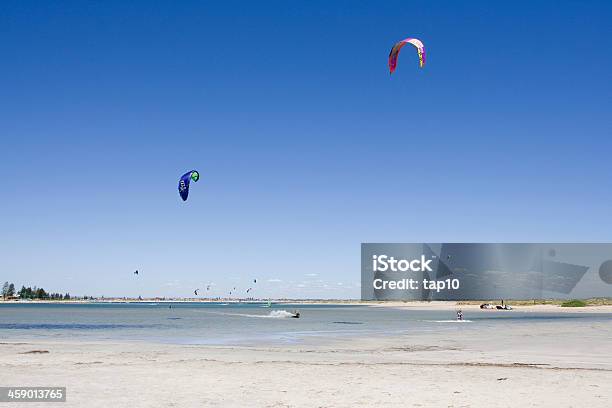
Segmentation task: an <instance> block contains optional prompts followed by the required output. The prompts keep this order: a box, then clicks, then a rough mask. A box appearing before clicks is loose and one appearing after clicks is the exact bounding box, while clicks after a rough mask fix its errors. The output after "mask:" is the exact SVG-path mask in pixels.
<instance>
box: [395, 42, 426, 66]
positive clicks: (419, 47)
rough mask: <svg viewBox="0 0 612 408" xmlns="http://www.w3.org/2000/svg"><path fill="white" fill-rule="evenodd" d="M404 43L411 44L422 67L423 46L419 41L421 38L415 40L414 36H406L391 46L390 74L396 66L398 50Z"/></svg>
mask: <svg viewBox="0 0 612 408" xmlns="http://www.w3.org/2000/svg"><path fill="white" fill-rule="evenodd" d="M406 44H412V45H413V46H414V47H415V48H416V50H417V53H418V54H419V67H421V68H423V66H424V65H425V46H424V45H423V43H422V42H421V40H417V39H416V38H406V39H405V40H402V41H400V42H398V43H397V44H395V45H394V46H393V48H391V52H390V53H389V73H390V74H392V73H393V72H394V71H395V68H396V67H397V57H398V56H399V52H400V50H401V49H402V47H403V46H404V45H406Z"/></svg>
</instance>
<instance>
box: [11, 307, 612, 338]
mask: <svg viewBox="0 0 612 408" xmlns="http://www.w3.org/2000/svg"><path fill="white" fill-rule="evenodd" d="M170 306H171V307H170ZM262 306H264V304H256V303H255V304H253V303H231V304H225V303H131V304H128V303H90V304H61V303H58V304H53V303H51V304H36V303H19V304H15V303H11V304H1V305H0V339H2V340H27V339H60V340H86V341H105V340H113V341H117V340H120V341H147V342H161V343H174V344H213V345H228V344H232V345H251V344H262V343H273V344H279V343H280V344H282V343H299V342H303V341H306V340H308V339H317V338H327V339H329V338H342V337H347V336H350V337H363V336H368V337H371V336H384V335H393V334H405V333H411V334H419V333H427V332H431V331H437V332H439V331H444V330H446V331H449V332H452V331H456V330H474V331H477V330H479V329H482V328H484V327H495V326H498V327H499V326H501V325H522V324H562V323H563V322H568V321H580V322H610V319H611V316H610V315H609V314H587V313H579V314H578V313H575V314H573V313H533V312H530V313H522V312H518V311H469V312H464V316H465V319H466V320H467V321H464V322H460V323H462V324H456V323H458V322H457V321H456V320H455V319H454V312H453V311H439V310H399V309H391V308H383V307H367V306H347V305H312V304H309V305H302V304H300V305H290V304H278V305H273V306H272V307H271V308H266V307H262ZM294 309H298V310H299V311H300V313H301V317H300V318H299V319H293V318H291V317H290V316H291V314H290V313H289V312H290V311H292V310H294Z"/></svg>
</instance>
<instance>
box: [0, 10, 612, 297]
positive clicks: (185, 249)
mask: <svg viewBox="0 0 612 408" xmlns="http://www.w3.org/2000/svg"><path fill="white" fill-rule="evenodd" d="M126 3H128V2H111V1H106V2H84V1H74V2H53V4H51V3H50V2H30V1H3V2H2V4H0V55H2V62H1V63H0V89H1V90H2V98H0V181H1V182H2V188H1V189H0V203H1V204H0V210H1V212H0V230H1V231H2V233H1V234H0V275H1V276H0V280H2V281H5V280H9V281H14V282H15V283H16V284H18V285H21V284H26V285H35V284H36V285H39V286H43V287H45V288H47V289H50V290H53V291H55V290H58V291H70V292H71V293H78V294H88V295H96V296H99V295H106V296H111V295H126V296H137V295H143V296H153V295H160V296H186V295H189V294H190V293H191V291H192V289H193V288H194V287H202V286H203V285H205V284H206V283H208V282H214V284H215V291H216V293H218V294H220V295H223V294H225V293H226V292H227V291H228V290H229V289H230V288H232V287H234V286H237V287H238V288H239V289H238V290H245V289H246V288H247V287H248V286H250V284H249V282H250V280H251V279H252V278H258V280H259V282H258V284H257V287H256V292H255V295H256V296H274V297H280V296H288V297H358V296H359V287H358V283H359V280H360V278H359V262H360V257H359V250H360V243H361V242H449V241H451V242H452V241H501V242H522V241H530V242H532V241H545V242H546V241H554V242H564V241H568V242H589V241H597V242H602V241H604V242H605V241H611V240H612V215H611V213H610V203H611V202H612V189H611V188H610V173H611V169H610V151H611V148H612V141H611V137H612V119H611V117H612V116H611V115H612V112H611V108H612V103H611V95H612V85H611V84H612V81H611V79H612V78H611V73H612V54H611V53H610V50H611V49H612V32H611V30H610V28H609V27H610V24H609V22H610V20H611V19H612V5H611V4H610V3H609V2H603V1H602V2H544V1H538V2H503V3H502V2H486V1H482V2H476V1H471V2H455V1H449V2H429V1H419V2H407V1H401V2H400V1H386V2H375V1H371V2H362V1H309V2H298V1H286V0H285V1H269V2H247V1H222V2H221V1H220V2H205V1H203V2H189V1H184V2H164V1H142V2H138V1H135V2H129V4H126ZM381 3H382V4H381ZM405 37H417V38H420V39H422V40H423V42H424V43H425V45H426V47H427V52H428V63H427V66H426V68H425V69H422V70H420V69H418V63H417V58H416V55H415V53H413V52H411V51H412V50H411V49H408V48H405V49H404V50H403V52H402V54H401V56H400V59H399V66H398V70H397V71H396V73H395V74H394V75H393V76H392V77H390V76H389V73H388V70H387V65H386V64H387V55H388V52H389V49H390V48H391V46H392V45H393V44H394V42H396V41H398V40H400V39H402V38H405ZM192 168H194V169H198V170H199V171H200V174H201V180H200V181H199V182H198V183H197V184H195V185H193V186H192V190H191V195H190V198H189V201H188V202H187V203H183V202H181V200H180V198H179V196H178V193H177V191H176V184H177V182H178V177H179V176H180V175H181V174H182V173H184V172H185V171H187V170H190V169H192ZM134 269H139V270H141V271H142V274H141V276H140V277H139V278H138V279H134V277H133V276H132V274H131V273H132V271H133V270H134Z"/></svg>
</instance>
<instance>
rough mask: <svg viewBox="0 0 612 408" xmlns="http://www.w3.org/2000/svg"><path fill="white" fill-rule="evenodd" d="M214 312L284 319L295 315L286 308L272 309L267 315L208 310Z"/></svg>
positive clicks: (227, 314) (226, 314)
mask: <svg viewBox="0 0 612 408" xmlns="http://www.w3.org/2000/svg"><path fill="white" fill-rule="evenodd" d="M208 313H214V314H220V315H225V316H241V317H258V318H264V319H284V318H287V317H293V313H289V312H288V311H286V310H272V311H271V312H270V313H268V314H266V315H260V314H247V313H223V312H208Z"/></svg>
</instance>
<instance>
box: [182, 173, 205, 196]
mask: <svg viewBox="0 0 612 408" xmlns="http://www.w3.org/2000/svg"><path fill="white" fill-rule="evenodd" d="M199 179H200V173H198V172H197V171H196V170H191V171H188V172H187V173H185V174H183V175H182V176H181V179H180V180H179V184H178V191H179V194H180V195H181V198H182V199H183V201H187V197H188V196H189V182H190V180H193V181H194V182H197V181H198V180H199Z"/></svg>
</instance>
